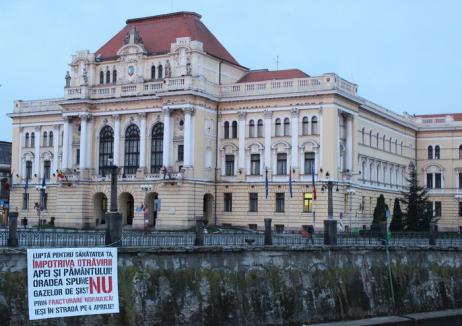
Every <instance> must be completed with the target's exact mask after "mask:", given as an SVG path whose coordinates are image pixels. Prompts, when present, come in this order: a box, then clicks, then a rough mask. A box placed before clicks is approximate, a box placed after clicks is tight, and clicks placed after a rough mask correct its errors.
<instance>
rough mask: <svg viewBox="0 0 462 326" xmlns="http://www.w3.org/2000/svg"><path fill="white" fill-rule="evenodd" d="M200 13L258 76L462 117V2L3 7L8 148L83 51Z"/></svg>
mask: <svg viewBox="0 0 462 326" xmlns="http://www.w3.org/2000/svg"><path fill="white" fill-rule="evenodd" d="M181 10H187V11H195V12H197V13H199V14H201V15H202V21H203V22H204V23H205V25H206V26H207V27H208V28H209V29H210V30H211V31H212V33H214V34H215V36H216V37H217V38H218V39H219V40H220V41H221V43H222V44H223V45H224V46H225V47H226V48H227V49H228V51H229V52H230V53H231V54H232V55H233V56H234V57H235V58H236V60H237V61H238V62H239V63H240V64H242V65H243V66H246V67H249V68H251V69H261V68H269V69H276V57H277V56H279V61H280V63H279V69H286V68H299V69H301V70H303V71H305V72H306V73H308V74H310V75H319V74H322V73H326V72H336V73H337V74H339V75H340V76H341V77H343V78H345V79H347V80H349V81H351V82H354V83H356V84H358V85H359V94H360V95H361V96H363V97H366V98H367V99H369V100H371V101H374V102H376V103H378V104H380V105H383V106H385V107H387V108H388V109H391V110H393V111H395V112H398V113H402V112H404V111H407V112H409V113H417V114H421V113H436V112H438V113H443V112H462V106H461V104H460V101H459V100H457V97H458V96H459V95H460V94H462V1H457V0H454V1H449V0H447V1H445V0H438V1H423V0H413V1H411V0H384V1H379V0H375V1H353V0H351V1H347V0H338V1H328V0H323V1H313V0H310V1H308V0H299V1H296V0H285V1H275V0H274V1H272V0H252V1H250V0H246V1H241V0H162V1H160V0H148V1H136V0H130V1H126V0H124V1H118V0H108V1H97V0H88V1H84V0H80V1H73V2H71V1H62V0H59V1H47V0H41V1H38V0H37V1H12V0H10V1H8V0H1V1H0V30H2V31H3V34H2V37H1V39H0V42H1V45H0V68H1V69H0V84H1V85H2V87H0V140H11V120H10V119H9V118H8V117H7V116H6V113H8V112H11V111H12V109H13V101H14V100H15V99H23V100H25V99H41V98H53V97H62V96H63V86H64V75H65V73H66V70H68V64H69V62H70V60H71V55H72V54H73V53H74V52H75V51H77V50H85V49H88V50H90V51H92V52H94V51H96V50H97V49H98V48H99V47H100V46H101V45H102V44H104V43H105V42H106V41H107V40H109V38H111V37H112V36H113V35H114V34H115V33H116V32H118V31H119V30H120V29H122V28H123V26H124V25H125V20H126V19H128V18H136V17H144V16H152V15H158V14H163V13H167V12H171V11H181Z"/></svg>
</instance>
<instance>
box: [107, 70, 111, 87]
mask: <svg viewBox="0 0 462 326" xmlns="http://www.w3.org/2000/svg"><path fill="white" fill-rule="evenodd" d="M109 83H111V72H110V71H109V70H107V71H106V84H109Z"/></svg>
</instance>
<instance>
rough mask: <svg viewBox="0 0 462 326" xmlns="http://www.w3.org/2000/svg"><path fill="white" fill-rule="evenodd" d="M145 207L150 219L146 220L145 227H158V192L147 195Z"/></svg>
mask: <svg viewBox="0 0 462 326" xmlns="http://www.w3.org/2000/svg"><path fill="white" fill-rule="evenodd" d="M144 205H145V206H146V209H147V214H148V218H147V220H146V219H145V222H144V224H145V227H148V226H153V227H156V220H157V211H158V210H159V208H160V202H159V195H158V194H157V192H150V193H148V194H147V195H146V198H145V200H144Z"/></svg>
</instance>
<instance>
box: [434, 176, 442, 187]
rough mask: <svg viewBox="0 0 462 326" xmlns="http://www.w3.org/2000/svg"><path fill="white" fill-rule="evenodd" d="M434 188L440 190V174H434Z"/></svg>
mask: <svg viewBox="0 0 462 326" xmlns="http://www.w3.org/2000/svg"><path fill="white" fill-rule="evenodd" d="M435 188H436V189H441V173H435Z"/></svg>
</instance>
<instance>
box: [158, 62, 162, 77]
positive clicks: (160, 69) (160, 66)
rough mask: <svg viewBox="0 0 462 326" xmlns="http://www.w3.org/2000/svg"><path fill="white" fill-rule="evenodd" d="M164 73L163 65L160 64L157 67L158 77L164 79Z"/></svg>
mask: <svg viewBox="0 0 462 326" xmlns="http://www.w3.org/2000/svg"><path fill="white" fill-rule="evenodd" d="M162 74H163V71H162V65H159V66H158V67H157V78H158V79H162Z"/></svg>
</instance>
